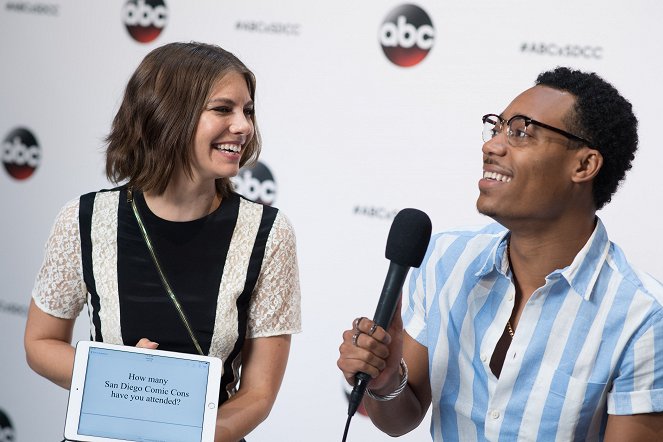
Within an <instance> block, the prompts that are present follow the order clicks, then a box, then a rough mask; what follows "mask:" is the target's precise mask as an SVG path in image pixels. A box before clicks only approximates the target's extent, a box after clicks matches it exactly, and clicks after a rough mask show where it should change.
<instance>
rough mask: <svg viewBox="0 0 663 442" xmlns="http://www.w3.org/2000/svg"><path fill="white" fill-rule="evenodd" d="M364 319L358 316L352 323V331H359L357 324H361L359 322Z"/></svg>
mask: <svg viewBox="0 0 663 442" xmlns="http://www.w3.org/2000/svg"><path fill="white" fill-rule="evenodd" d="M362 319H364V317H363V316H360V317H359V318H355V320H354V321H352V328H353V329H354V330H357V331H359V324H360V323H361V320H362Z"/></svg>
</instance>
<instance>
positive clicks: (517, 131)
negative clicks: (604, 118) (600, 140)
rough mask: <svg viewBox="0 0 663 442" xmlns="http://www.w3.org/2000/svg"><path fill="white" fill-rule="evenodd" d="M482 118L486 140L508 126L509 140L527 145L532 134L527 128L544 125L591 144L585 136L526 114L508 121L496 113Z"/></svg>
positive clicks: (512, 143) (516, 143)
mask: <svg viewBox="0 0 663 442" xmlns="http://www.w3.org/2000/svg"><path fill="white" fill-rule="evenodd" d="M481 119H482V120H483V141H484V142H486V141H488V140H491V139H492V138H494V137H496V136H497V135H498V134H499V133H500V132H502V129H503V128H504V126H506V127H507V131H506V139H507V140H508V141H509V144H511V145H512V146H515V147H519V146H525V145H526V144H527V143H528V141H529V136H530V135H529V134H528V133H527V128H528V127H529V126H530V125H534V126H539V127H542V128H544V129H548V130H551V131H553V132H555V133H558V134H560V135H563V136H565V137H566V138H568V139H570V140H574V141H580V142H581V143H583V144H585V145H587V146H590V145H591V143H590V142H589V141H587V140H585V139H584V138H581V137H579V136H577V135H573V134H572V133H569V132H567V131H565V130H562V129H558V128H556V127H553V126H549V125H547V124H545V123H541V122H540V121H536V120H533V119H531V118H529V117H526V116H524V115H514V116H513V117H511V118H509V120H508V121H507V120H505V119H504V118H502V117H500V116H499V115H495V114H488V115H484V116H483V117H481Z"/></svg>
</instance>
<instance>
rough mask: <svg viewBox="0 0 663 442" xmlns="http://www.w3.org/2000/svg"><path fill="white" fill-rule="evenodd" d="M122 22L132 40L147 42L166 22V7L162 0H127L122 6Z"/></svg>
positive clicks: (157, 34) (159, 32)
mask: <svg viewBox="0 0 663 442" xmlns="http://www.w3.org/2000/svg"><path fill="white" fill-rule="evenodd" d="M122 22H123V23H124V25H125V26H126V27H127V31H129V35H131V36H132V37H133V39H134V40H136V41H138V42H140V43H149V42H151V41H152V40H154V39H155V38H157V37H158V36H159V34H161V31H162V30H163V28H164V27H165V26H166V24H167V23H168V9H167V8H166V4H165V3H164V2H163V0H128V1H127V2H126V3H125V4H124V7H123V8H122Z"/></svg>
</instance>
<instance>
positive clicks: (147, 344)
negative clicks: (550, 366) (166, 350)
mask: <svg viewBox="0 0 663 442" xmlns="http://www.w3.org/2000/svg"><path fill="white" fill-rule="evenodd" d="M158 346H159V343H158V342H154V341H150V340H149V339H148V338H141V339H140V341H138V343H137V344H136V347H139V348H151V349H152V350H155V349H156V348H157V347H158Z"/></svg>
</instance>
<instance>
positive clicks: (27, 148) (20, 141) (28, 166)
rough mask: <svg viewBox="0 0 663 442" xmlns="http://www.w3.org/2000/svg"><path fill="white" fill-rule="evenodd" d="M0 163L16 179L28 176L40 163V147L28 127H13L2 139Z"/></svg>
mask: <svg viewBox="0 0 663 442" xmlns="http://www.w3.org/2000/svg"><path fill="white" fill-rule="evenodd" d="M2 163H3V164H4V165H5V169H6V170H7V172H9V175H11V176H12V177H14V178H16V179H17V180H24V179H26V178H29V177H30V176H31V175H32V174H33V173H34V171H35V170H36V169H37V167H38V166H39V163H41V149H40V148H39V144H38V143H37V139H36V138H35V136H34V135H33V134H32V132H30V131H29V130H28V129H25V128H22V127H19V128H17V129H14V130H13V131H11V132H10V133H9V135H7V136H6V137H5V139H4V140H3V141H2Z"/></svg>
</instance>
